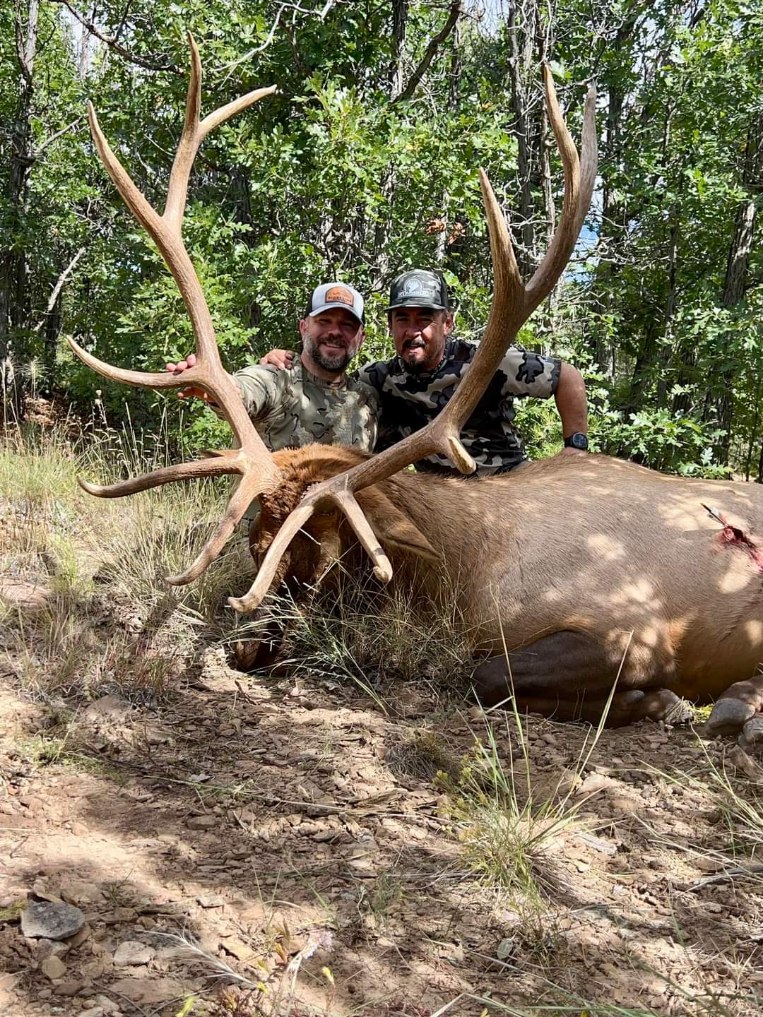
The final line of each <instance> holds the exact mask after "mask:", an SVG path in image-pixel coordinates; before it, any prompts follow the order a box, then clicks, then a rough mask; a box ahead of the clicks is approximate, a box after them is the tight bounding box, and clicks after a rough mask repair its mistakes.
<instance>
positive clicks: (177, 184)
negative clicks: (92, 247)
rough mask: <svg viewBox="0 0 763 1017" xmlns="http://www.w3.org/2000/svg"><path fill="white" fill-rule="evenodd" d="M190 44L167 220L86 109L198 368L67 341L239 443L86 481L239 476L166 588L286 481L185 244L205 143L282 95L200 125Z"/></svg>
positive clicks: (154, 482)
mask: <svg viewBox="0 0 763 1017" xmlns="http://www.w3.org/2000/svg"><path fill="white" fill-rule="evenodd" d="M188 43H189V46H190V50H191V70H190V77H189V82H188V95H187V99H186V111H185V123H184V125H183V131H182V134H181V137H180V142H179V144H178V147H177V151H176V153H175V159H174V162H173V165H172V171H171V173H170V181H169V187H168V190H167V201H166V204H165V208H164V213H163V214H162V215H159V213H158V212H157V211H156V210H155V209H154V208H153V207H152V206H151V205H150V204H149V203H148V201H146V199H145V197H144V196H143V195H142V194H141V192H140V191H139V190H138V188H137V187H136V186H135V184H134V183H133V181H132V180H131V178H130V176H129V174H128V173H127V171H126V170H125V168H124V167H123V166H122V164H121V163H120V162H119V159H118V158H117V157H116V155H115V154H114V152H113V151H112V149H111V147H110V145H109V143H108V141H107V140H106V138H105V136H104V134H103V131H102V130H101V127H100V124H99V123H98V118H97V116H96V114H95V110H94V109H93V107H92V105H91V104H90V103H88V119H89V121H90V130H91V132H92V135H93V140H94V142H95V146H96V149H97V151H98V154H99V156H100V158H101V161H102V162H103V164H104V166H105V167H106V171H107V172H108V174H109V176H110V177H111V179H112V180H113V181H114V184H115V185H116V188H117V190H118V191H119V193H120V194H121V196H122V198H123V199H124V202H125V204H126V205H127V207H128V208H129V209H130V211H131V212H132V213H133V215H134V216H135V218H136V219H137V220H138V222H139V223H140V224H141V225H142V226H143V227H144V228H145V230H146V231H147V232H148V234H149V236H151V238H152V239H153V240H154V242H155V243H156V246H157V247H158V248H159V251H160V252H161V254H162V257H163V258H164V261H165V263H166V265H167V267H168V269H169V270H170V272H171V273H172V276H173V277H174V279H175V282H176V283H177V285H178V289H179V290H180V294H181V296H182V298H183V302H184V304H185V306H186V310H187V311H188V316H189V318H190V319H191V324H192V326H193V332H194V337H195V342H196V364H195V366H193V367H191V368H189V369H188V370H186V371H184V372H183V374H182V375H177V376H176V375H172V374H168V373H165V372H162V373H158V372H154V373H150V372H141V371H132V370H128V369H125V368H119V367H113V366H112V365H110V364H107V363H105V362H104V361H102V360H99V359H98V358H97V357H94V356H93V355H92V354H91V353H88V352H87V351H86V350H83V349H82V347H80V346H79V345H78V344H77V343H76V342H74V340H72V339H69V345H70V346H71V348H72V349H73V351H74V352H75V353H76V355H77V356H78V357H79V358H80V360H82V361H83V362H84V363H85V364H87V366H88V367H91V368H92V369H93V370H94V371H97V372H98V373H99V374H102V375H103V376H104V377H105V378H109V379H111V380H112V381H121V382H122V383H124V384H126V385H135V386H138V385H140V386H145V387H147V388H179V387H183V388H186V387H189V386H193V387H198V388H201V389H202V390H203V391H204V392H206V393H207V394H208V395H209V396H211V398H212V400H213V401H214V402H215V403H216V404H217V405H218V406H219V407H220V410H221V412H222V414H223V416H224V417H225V419H226V420H227V421H228V423H229V424H230V426H231V428H232V429H233V433H234V434H235V436H236V442H237V444H238V448H235V449H226V450H224V451H221V452H217V453H215V454H214V455H213V456H211V457H210V458H209V459H205V460H200V461H197V462H192V463H179V464H177V465H175V466H168V467H165V468H163V469H160V470H155V471H153V472H152V473H148V474H145V475H143V476H140V477H134V478H132V479H130V480H126V481H123V482H122V483H119V484H112V485H109V486H105V487H101V486H97V485H94V484H88V483H87V482H85V481H80V484H81V485H82V487H83V488H84V489H85V490H86V491H88V492H89V493H90V494H93V495H96V496H97V497H99V498H121V497H123V496H125V495H128V494H133V493H134V492H136V491H143V490H146V489H147V488H150V487H158V486H160V485H162V484H167V483H170V482H172V481H178V480H188V479H191V478H194V477H211V476H220V475H221V474H226V473H230V474H238V475H239V476H240V477H241V480H240V482H239V484H238V486H237V488H236V490H235V491H234V493H233V495H232V496H231V498H230V501H229V502H228V506H227V509H226V511H225V515H224V517H223V519H222V521H221V523H220V524H219V526H218V527H217V529H216V530H215V532H214V533H213V535H212V536H211V537H210V538H209V540H208V541H207V543H206V544H205V545H204V548H203V549H202V551H201V553H200V554H199V556H198V557H197V558H196V560H195V561H194V563H193V564H192V565H191V566H190V568H188V569H187V570H186V571H185V572H183V573H182V574H180V575H177V576H171V577H169V578H168V582H170V583H173V584H174V585H183V584H185V583H190V582H191V581H192V580H193V579H196V578H197V577H198V576H199V575H201V574H202V572H204V570H205V569H206V568H207V567H208V566H209V564H210V563H211V562H212V561H214V559H215V558H216V557H217V556H218V554H219V553H220V551H221V550H222V548H223V546H224V545H225V543H226V541H227V540H228V538H229V537H230V536H231V534H232V533H233V531H234V529H235V527H236V525H237V523H238V522H239V520H240V519H241V518H242V516H243V514H244V512H245V511H246V509H247V507H248V505H249V504H250V502H251V501H252V500H253V499H254V498H255V497H257V495H258V494H262V493H264V492H266V491H270V490H272V489H273V488H274V487H275V486H276V484H277V482H278V479H279V476H280V471H279V470H278V468H277V467H276V466H275V464H274V462H273V459H272V456H271V454H270V452H269V451H268V449H267V448H266V446H265V444H264V442H263V441H262V439H261V438H260V436H259V434H258V433H257V431H256V430H255V427H254V424H253V423H252V421H251V420H250V419H249V416H248V414H247V412H246V409H245V407H244V404H243V401H242V399H241V396H240V394H239V391H238V388H237V386H236V383H235V381H234V380H233V379H232V378H231V376H230V375H229V374H228V373H227V371H225V369H224V368H223V365H222V362H221V360H220V353H219V350H218V347H217V341H216V338H215V330H214V326H213V324H212V316H211V314H210V312H209V307H208V305H207V302H206V299H205V297H204V292H203V290H202V287H201V283H200V281H199V278H198V276H197V274H196V271H195V269H194V267H193V263H192V262H191V259H190V256H189V254H188V251H187V250H186V247H185V244H184V242H183V236H182V226H183V215H184V212H185V206H186V201H187V197H188V181H189V178H190V175H191V168H192V166H193V161H194V159H195V158H196V153H197V152H198V150H199V146H200V145H201V143H202V141H203V140H204V138H205V137H206V136H207V135H208V134H209V132H210V131H211V130H213V129H214V128H215V127H217V126H218V125H219V124H222V123H224V122H225V121H226V120H228V119H229V118H230V117H232V116H234V115H235V114H236V113H239V112H241V111H242V110H245V109H248V108H249V107H250V106H251V105H253V104H254V103H255V102H257V101H258V100H260V99H262V98H264V97H265V96H267V95H272V94H273V92H275V91H276V87H275V86H274V85H273V86H271V87H269V88H258V89H256V90H255V91H253V92H249V93H247V94H246V95H243V96H241V97H240V98H239V99H235V100H234V101H233V102H229V103H228V104H227V105H225V106H222V107H220V108H219V109H217V110H215V111H214V112H213V113H210V114H209V115H208V116H207V117H205V118H204V119H203V120H202V119H200V109H201V60H200V58H199V51H198V49H197V47H196V43H195V42H194V40H193V37H192V36H191V35H190V33H189V35H188Z"/></svg>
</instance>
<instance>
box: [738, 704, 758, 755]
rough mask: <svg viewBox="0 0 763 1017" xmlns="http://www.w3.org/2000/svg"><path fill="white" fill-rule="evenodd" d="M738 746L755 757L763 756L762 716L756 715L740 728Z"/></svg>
mask: <svg viewBox="0 0 763 1017" xmlns="http://www.w3.org/2000/svg"><path fill="white" fill-rule="evenodd" d="M739 744H740V745H741V746H742V748H743V749H744V750H745V751H746V752H754V753H755V755H757V756H760V755H761V754H763V716H761V714H756V716H754V717H751V718H750V720H748V721H747V723H746V724H745V725H744V727H743V728H742V734H741V735H740V736H739Z"/></svg>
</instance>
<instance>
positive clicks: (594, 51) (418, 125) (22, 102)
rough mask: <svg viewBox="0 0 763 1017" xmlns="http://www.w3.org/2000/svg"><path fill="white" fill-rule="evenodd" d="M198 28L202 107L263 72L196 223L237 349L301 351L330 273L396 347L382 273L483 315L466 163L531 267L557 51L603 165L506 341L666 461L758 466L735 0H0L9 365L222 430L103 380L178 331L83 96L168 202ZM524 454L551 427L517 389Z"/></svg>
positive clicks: (751, 70)
mask: <svg viewBox="0 0 763 1017" xmlns="http://www.w3.org/2000/svg"><path fill="white" fill-rule="evenodd" d="M187 29H190V30H191V31H192V32H193V34H194V36H195V38H196V40H197V42H198V44H199V48H200V51H201V56H202V62H203V65H204V85H203V99H202V103H203V111H205V112H209V111H210V110H211V109H213V108H215V107H217V106H219V105H222V104H224V103H226V102H228V101H230V100H231V99H232V98H235V97H236V96H238V95H240V94H243V93H244V92H246V91H248V90H250V89H253V88H256V87H260V86H264V85H270V84H276V85H277V86H278V89H279V91H278V94H277V95H276V96H274V97H271V98H267V99H265V100H263V101H261V102H260V103H259V104H258V105H257V106H255V107H253V108H252V109H251V110H250V111H248V112H246V113H245V114H243V115H241V116H239V117H237V118H235V119H234V120H233V121H231V122H230V123H229V124H227V125H225V126H224V127H223V128H222V129H219V130H218V131H217V132H215V134H213V135H212V136H211V137H210V138H209V139H208V140H207V141H206V142H205V144H204V146H203V147H202V150H201V153H200V155H199V157H198V158H197V160H196V166H195V171H194V174H193V176H192V180H191V188H190V195H189V206H188V210H187V214H186V221H185V237H186V243H187V245H188V247H189V250H190V252H191V255H192V257H193V260H194V263H195V265H196V267H197V270H198V272H199V274H200V277H201V279H202V282H203V285H204V287H205V290H206V293H207V298H208V301H209V303H210V307H211V311H212V316H213V319H214V321H215V325H216V328H217V332H218V339H219V342H220V346H221V348H222V351H223V359H224V362H225V364H226V366H228V367H229V368H231V369H235V368H237V367H239V366H242V365H243V364H244V363H245V362H247V361H249V360H251V359H252V358H255V357H257V356H259V355H260V354H261V353H262V352H264V351H265V350H267V349H269V348H270V347H272V346H293V345H294V342H295V339H296V336H297V330H296V322H297V320H298V318H299V317H301V316H302V313H303V308H304V305H305V301H306V297H307V294H308V291H309V289H310V287H311V286H312V285H314V284H315V283H317V282H318V281H321V280H325V279H327V278H341V279H345V280H347V281H349V282H352V283H353V284H354V285H355V286H357V287H358V288H359V289H360V290H361V291H362V292H364V293H365V294H367V295H368V303H367V319H368V335H369V338H368V340H367V344H366V347H365V350H364V353H365V354H367V355H368V357H367V359H375V358H378V357H380V356H388V355H389V354H390V352H391V349H390V346H389V340H388V338H387V336H386V323H385V319H384V311H383V308H384V305H385V297H386V289H387V286H388V283H389V280H390V278H391V277H392V276H393V275H395V274H396V273H397V272H399V271H401V270H402V269H404V268H407V267H411V266H413V265H419V266H432V267H436V268H438V269H440V270H441V271H443V272H444V274H445V276H446V278H447V280H448V283H449V285H450V286H451V289H452V291H453V293H454V294H455V296H456V298H457V300H458V305H459V310H458V316H457V324H458V329H459V332H460V334H461V335H462V336H464V337H466V338H472V339H479V337H480V335H481V331H482V329H483V327H484V323H485V321H486V317H487V311H488V307H489V300H490V291H491V270H490V261H489V253H488V245H487V239H486V228H485V224H484V219H483V212H482V206H481V202H480V197H479V188H478V180H477V172H478V168H479V167H480V166H484V167H485V168H486V169H487V171H488V173H489V175H490V177H491V180H492V183H493V185H494V187H495V189H496V191H497V193H498V196H499V199H500V200H501V201H502V202H503V203H504V206H505V208H506V210H507V212H508V214H509V217H510V220H511V223H512V230H513V236H514V242H515V246H516V249H517V251H518V255H519V260H520V264H521V267H522V269H523V271H524V272H526V273H529V272H531V271H532V269H533V267H534V265H535V264H536V263H537V261H538V259H539V257H540V256H541V255H542V253H543V251H544V250H545V246H546V244H547V242H548V238H549V235H550V231H551V228H552V223H553V221H554V218H555V215H556V214H557V212H558V208H559V205H560V201H561V184H562V178H561V170H560V166H559V162H558V157H557V154H556V150H555V146H554V143H553V139H552V137H551V136H550V132H549V129H548V124H547V120H546V116H545V112H544V108H543V101H542V94H541V86H540V70H539V68H540V63H541V61H543V60H546V61H548V62H549V63H550V64H551V67H552V70H553V73H554V77H555V81H556V85H557V89H558V92H559V95H560V99H561V102H562V106H563V108H564V110H565V113H566V117H567V121H568V123H569V125H570V128H571V130H572V132H573V135H574V136H575V137H579V130H580V123H581V117H582V106H583V98H584V95H585V90H586V87H587V83H588V82H589V81H590V80H594V81H595V82H596V84H597V88H598V130H599V138H600V153H601V154H600V177H599V181H598V185H597V188H596V192H595V196H594V202H593V205H592V209H591V213H590V216H589V219H588V222H587V225H586V227H585V229H584V232H583V235H582V238H581V241H580V243H579V244H578V248H577V251H576V255H575V258H574V261H573V263H572V265H571V266H570V269H569V270H568V272H567V274H566V276H565V278H564V280H563V281H562V283H561V284H560V286H559V287H558V288H557V291H556V292H555V294H554V296H553V298H552V299H551V300H550V301H549V302H547V303H546V304H545V305H544V306H543V307H542V308H541V309H540V310H539V312H537V313H536V315H535V316H534V318H533V319H532V321H531V322H530V324H529V325H528V326H526V327H525V329H524V330H523V333H522V335H521V336H520V339H521V341H522V342H523V344H524V345H526V346H528V347H531V348H535V349H540V350H543V351H545V352H553V353H555V354H559V355H561V356H564V357H566V358H568V359H570V360H572V361H573V362H574V363H575V364H577V365H578V366H579V367H580V368H581V369H582V370H583V372H584V373H585V375H586V378H587V382H588V386H589V392H590V395H591V402H592V409H593V412H592V436H593V438H594V442H595V446H596V447H597V448H598V449H600V450H602V451H606V452H610V453H614V454H619V455H625V456H631V457H633V458H635V459H637V460H638V461H640V462H644V463H646V464H647V465H650V466H654V467H657V468H660V469H667V470H675V471H679V472H682V473H702V474H704V475H709V476H713V475H716V476H717V475H724V474H726V473H729V472H732V473H733V474H734V475H735V476H742V477H746V478H748V479H754V480H758V481H759V482H763V371H761V364H762V361H763V353H762V352H761V342H762V341H763V331H762V329H761V324H760V307H761V302H762V301H763V287H762V286H761V281H762V277H763V260H762V259H761V251H760V244H756V229H759V227H758V223H757V213H758V205H759V203H760V200H761V197H760V195H761V187H762V185H763V97H762V95H761V88H760V85H761V81H762V80H763V75H761V65H762V64H763V5H761V4H760V3H755V2H752V3H745V2H738V0H694V2H688V3H687V2H685V0H657V2H653V0H615V2H606V3H604V2H602V0H558V2H555V0H550V2H547V3H540V2H539V0H524V2H517V3H513V2H501V0H492V2H489V0H485V2H478V0H461V2H460V3H448V2H439V3H437V2H431V3H430V2H413V0H411V2H408V0H325V2H324V0H299V2H295V3H286V2H280V0H183V2H172V0H118V2H117V0H95V2H92V0H91V2H88V3H86V2H84V0H81V2H78V0H72V2H69V0H14V2H13V3H6V4H3V5H1V6H0V372H1V376H0V384H1V385H2V394H3V412H4V415H5V416H6V418H7V417H8V416H9V415H10V414H11V413H18V412H19V411H20V410H21V409H22V408H23V405H24V398H25V397H26V396H27V395H32V396H38V395H43V396H47V397H53V398H55V400H56V401H57V402H58V403H59V404H61V405H63V406H73V407H74V408H75V411H76V412H77V413H78V414H79V415H80V416H81V417H82V419H84V420H85V421H87V420H91V421H94V422H95V423H97V424H99V425H100V424H102V423H103V422H104V421H107V422H108V423H110V424H116V425H119V424H120V423H124V422H125V421H126V420H128V419H129V421H130V426H131V427H133V428H137V429H138V430H141V429H145V430H146V433H148V434H151V433H153V432H154V431H156V429H157V421H158V420H159V419H160V418H161V419H162V420H163V421H164V422H165V423H166V425H167V428H166V429H165V433H167V430H168V432H169V434H170V436H171V438H172V440H173V442H175V443H177V444H181V445H183V446H184V447H185V448H186V450H188V448H189V447H190V448H191V449H192V448H198V447H201V446H203V445H207V444H210V443H212V442H215V441H217V440H219V439H220V438H221V437H222V435H221V433H220V428H221V427H223V426H224V425H221V424H220V423H219V422H218V421H216V420H215V419H212V418H211V414H209V413H208V412H205V411H204V410H203V409H202V408H201V407H198V408H193V407H188V406H184V405H182V404H178V403H177V401H176V400H175V399H174V397H169V398H167V397H164V396H162V395H157V394H156V393H143V394H142V393H139V392H136V391H135V390H126V389H124V388H123V387H120V386H116V385H112V384H111V383H108V382H105V381H103V380H102V379H100V378H98V377H96V376H95V375H93V374H92V373H91V372H90V371H88V370H87V369H86V368H84V367H83V366H82V365H81V364H80V363H79V362H78V361H75V360H74V359H73V357H72V355H71V354H70V353H69V352H68V347H67V345H66V343H65V341H64V339H65V337H66V336H67V335H71V336H73V337H74V338H75V339H76V340H77V342H79V343H80V344H81V345H83V346H84V347H86V348H87V349H89V350H91V351H93V352H94V353H95V354H96V355H97V356H99V357H100V358H102V359H104V360H107V361H109V362H111V363H115V364H119V365H122V366H130V367H133V368H137V369H146V370H156V369H158V368H160V367H161V366H162V365H163V364H164V362H165V361H167V360H174V359H176V358H178V357H180V356H182V355H185V354H186V353H187V352H189V350H190V349H192V337H191V329H190V324H189V322H188V320H187V317H186V314H185V311H184V308H183V305H182V302H181V299H180V297H179V294H178V292H177V290H176V288H175V284H174V282H173V281H172V279H171V277H170V276H169V274H168V273H167V271H166V269H165V268H164V265H163V263H162V261H161V259H160V256H159V254H158V252H157V251H156V249H155V248H154V247H153V245H152V244H151V243H150V242H149V241H147V239H146V237H145V235H144V234H143V233H142V232H141V230H140V228H139V227H138V226H137V224H136V223H135V222H134V221H133V220H132V219H131V217H130V215H129V213H128V212H127V211H126V209H125V208H124V207H123V206H122V203H121V200H120V199H119V197H118V195H117V194H116V192H115V189H114V188H113V186H112V185H111V183H110V181H109V180H108V178H107V177H106V174H105V172H104V170H103V168H102V166H101V165H100V163H99V161H98V158H97V156H96V154H95V151H94V148H93V145H92V142H91V140H90V135H89V130H88V127H87V122H86V118H85V115H84V114H85V103H86V100H87V99H90V100H91V101H92V102H93V104H94V106H95V108H96V110H97V111H98V115H99V119H100V122H101V125H102V127H103V129H104V131H105V133H106V135H107V137H108V138H109V139H110V142H111V144H112V146H113V148H114V149H115V151H116V152H117V153H118V154H119V156H120V158H121V159H122V161H123V162H124V163H125V165H126V166H127V168H128V169H129V172H130V173H131V175H132V176H133V179H134V180H135V181H136V183H137V184H138V186H139V187H140V188H141V190H142V191H143V192H144V194H145V195H146V196H147V197H148V199H149V201H150V202H151V203H152V204H153V205H154V206H155V207H159V208H161V207H163V199H164V195H165V193H166V188H167V181H168V175H169V168H170V166H171V161H172V155H173V153H174V149H175V146H176V144H177V140H178V137H179V132H180V128H181V126H182V116H183V112H182V111H183V108H184V101H185V89H186V82H187V64H188V49H187V42H186V37H185V31H186V30H187ZM521 427H522V430H523V432H524V433H526V434H527V435H528V436H529V439H530V447H531V450H532V451H533V452H534V453H536V454H547V453H548V452H552V451H554V450H555V449H556V448H557V447H558V444H559V437H560V436H559V434H558V424H556V423H555V418H554V414H553V408H552V407H551V408H549V407H548V405H547V404H545V403H544V404H536V403H528V404H527V405H526V406H525V408H524V409H523V411H522V418H521Z"/></svg>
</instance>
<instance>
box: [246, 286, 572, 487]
mask: <svg viewBox="0 0 763 1017" xmlns="http://www.w3.org/2000/svg"><path fill="white" fill-rule="evenodd" d="M387 320H388V323H389V329H390V333H391V335H392V339H393V341H394V344H395V351H396V354H397V355H396V356H395V357H393V358H392V360H387V361H379V362H377V363H375V364H368V365H367V366H365V367H363V368H361V369H360V371H359V372H358V377H359V378H360V380H361V381H364V382H365V383H366V384H367V385H370V386H371V387H372V388H373V389H375V390H376V392H377V393H378V395H379V400H380V409H381V417H380V421H379V437H378V439H377V442H376V447H375V450H376V451H377V452H379V451H381V450H382V449H385V448H388V447H389V446H390V445H394V444H395V442H398V441H400V440H401V439H403V438H406V437H407V436H408V435H409V434H412V433H413V432H414V431H418V430H420V429H421V428H422V427H424V426H425V425H426V424H428V423H429V421H430V420H432V418H433V417H436V416H437V414H438V413H439V412H440V410H441V409H442V408H443V407H444V406H445V404H446V403H447V402H448V400H449V399H450V397H451V396H452V395H453V392H454V391H455V388H456V385H457V383H458V380H459V379H460V378H461V377H462V375H463V374H464V373H465V372H466V370H467V369H468V367H469V364H470V363H471V361H472V360H473V358H474V355H475V354H476V352H477V349H478V347H477V345H476V344H475V343H470V342H466V341H465V340H463V339H457V338H455V337H452V336H451V333H452V331H453V313H452V311H451V309H450V300H449V295H448V288H447V286H446V285H445V281H444V279H443V278H442V277H441V276H440V275H439V274H438V273H436V272H431V271H429V270H427V269H420V268H415V269H412V270H411V271H408V272H403V273H402V275H399V276H397V278H395V279H394V280H393V281H392V285H391V287H390V300H389V306H388V308H387ZM264 359H265V362H266V363H272V364H276V365H278V364H281V365H283V364H284V363H288V362H289V361H288V360H285V359H284V357H283V351H278V350H274V351H272V352H271V353H269V354H268V355H267V357H266V358H264ZM526 396H535V397H538V398H541V399H548V398H550V397H551V396H553V397H554V399H555V401H556V406H557V410H558V412H559V416H560V418H561V423H562V435H563V437H564V446H565V447H564V451H565V452H566V453H575V454H580V453H583V452H585V451H586V450H587V449H588V438H587V431H588V410H587V401H586V394H585V383H584V381H583V378H582V377H581V375H580V372H579V371H578V370H577V368H575V367H573V366H572V365H571V364H568V363H563V362H562V361H560V360H557V359H555V358H552V357H543V356H541V355H540V354H537V353H529V352H527V350H523V349H522V348H521V347H519V346H511V347H509V349H508V350H507V352H506V354H505V356H504V358H503V360H502V361H501V364H500V366H499V368H498V370H497V371H496V373H495V375H494V377H493V380H492V381H491V383H490V385H489V386H488V388H487V391H486V392H485V394H484V395H483V396H482V398H481V399H480V402H479V404H478V405H477V408H476V410H475V411H474V413H473V414H472V416H471V417H470V418H469V420H468V421H467V422H466V425H465V426H464V427H463V429H462V431H461V441H462V442H463V445H464V447H465V448H466V450H467V451H468V452H469V454H470V455H471V456H472V458H473V459H474V460H475V462H476V464H477V473H478V474H482V475H485V474H496V473H507V472H508V471H509V470H512V469H515V468H516V467H517V466H519V465H521V464H522V463H525V462H527V456H526V454H525V451H524V448H523V446H522V441H521V438H520V436H519V433H518V432H517V430H516V428H515V427H514V425H513V420H514V416H515V409H514V400H515V399H521V398H524V397H526ZM416 468H417V469H418V470H424V471H427V472H442V473H452V472H453V467H452V465H451V464H450V462H448V460H446V459H444V458H443V457H442V456H439V455H433V456H428V457H427V458H426V459H422V460H419V461H418V462H417V463H416Z"/></svg>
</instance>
